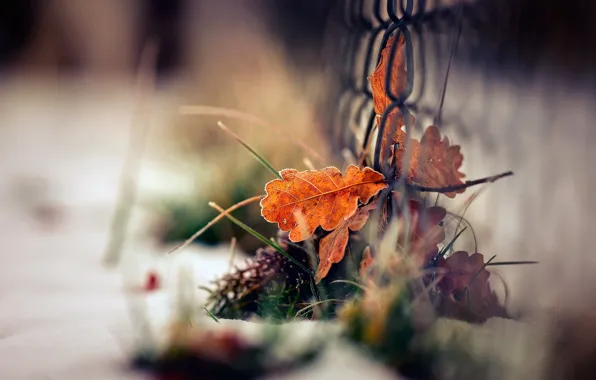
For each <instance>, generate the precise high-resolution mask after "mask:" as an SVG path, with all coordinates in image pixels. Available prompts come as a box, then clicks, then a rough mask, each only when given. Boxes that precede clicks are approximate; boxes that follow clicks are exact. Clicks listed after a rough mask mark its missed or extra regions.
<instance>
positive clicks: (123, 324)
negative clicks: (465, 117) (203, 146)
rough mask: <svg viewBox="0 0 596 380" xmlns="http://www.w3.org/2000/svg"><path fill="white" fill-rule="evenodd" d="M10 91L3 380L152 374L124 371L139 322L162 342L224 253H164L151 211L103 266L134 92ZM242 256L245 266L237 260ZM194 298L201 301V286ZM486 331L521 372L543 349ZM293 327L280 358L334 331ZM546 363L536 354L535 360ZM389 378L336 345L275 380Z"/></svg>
mask: <svg viewBox="0 0 596 380" xmlns="http://www.w3.org/2000/svg"><path fill="white" fill-rule="evenodd" d="M6 88H7V91H6V92H4V94H3V95H0V97H2V99H0V126H1V127H0V206H1V207H2V212H1V213H0V231H2V232H1V233H2V237H3V239H2V241H3V245H2V248H3V249H2V252H1V253H0V255H2V264H1V266H0V310H2V313H1V314H0V368H2V376H1V378H2V379H10V380H20V379H32V380H33V379H39V380H41V379H61V380H69V379H73V380H74V379H77V380H78V379H92V380H95V379H97V380H103V379H106V380H108V379H109V380H113V379H122V380H128V379H131V380H132V379H142V378H145V375H142V374H139V373H134V372H131V371H130V370H128V369H127V368H126V366H127V365H128V362H129V360H130V357H131V354H132V352H133V350H134V348H135V347H136V344H137V343H138V342H139V341H138V338H139V337H142V336H143V333H144V331H143V328H144V326H145V324H144V323H145V322H146V323H147V325H148V326H149V328H150V330H151V331H153V332H156V333H157V335H158V336H161V335H162V334H161V333H162V332H163V330H164V328H166V327H167V326H168V324H169V322H170V321H171V318H172V316H173V315H174V313H175V312H176V303H177V299H176V297H177V294H178V290H179V287H180V281H181V280H184V279H186V280H184V281H186V282H185V283H184V284H183V285H184V287H186V288H192V289H196V288H197V286H198V285H207V284H208V283H209V281H211V280H213V279H215V278H216V277H217V275H218V274H221V273H223V272H225V271H226V270H227V269H228V267H229V262H228V261H229V257H228V256H229V255H228V252H229V249H228V248H227V247H225V246H223V247H218V248H215V249H206V248H198V247H196V246H195V247H188V248H186V249H185V250H184V251H182V252H177V253H175V254H173V255H169V256H168V255H164V252H167V251H168V247H157V246H155V245H154V244H153V243H152V241H151V240H150V239H148V236H147V229H148V225H147V221H148V219H147V218H148V217H149V216H150V215H148V214H147V213H146V211H145V212H142V211H143V210H137V211H138V212H137V213H136V214H135V218H134V226H133V227H134V228H133V229H132V231H131V232H130V234H129V235H128V237H129V240H128V242H127V243H128V244H127V245H126V247H125V255H124V257H123V260H122V263H121V265H120V267H119V268H118V269H113V268H112V269H110V268H106V267H105V266H104V265H103V261H102V260H103V255H104V253H105V249H106V247H107V244H108V239H109V227H110V221H111V217H112V214H113V211H114V207H115V204H116V198H117V191H118V188H119V178H120V170H121V168H122V166H123V163H124V156H125V152H126V147H127V142H128V133H129V121H130V120H129V119H130V110H131V99H132V97H131V96H130V93H128V92H127V90H126V89H122V88H111V87H109V86H103V87H99V88H93V89H92V90H89V91H83V90H81V89H78V90H76V91H73V89H72V88H67V89H62V90H63V91H57V90H56V89H53V88H52V89H49V90H48V89H41V90H40V89H35V90H34V91H33V90H31V89H30V88H28V87H26V86H25V87H21V86H16V87H15V88H13V89H10V88H9V86H8V85H7V86H6ZM151 176H152V178H153V179H152V180H150V182H151V181H154V183H153V184H154V185H155V186H153V187H152V186H148V187H149V188H151V189H152V191H153V192H159V191H166V190H167V189H164V188H163V186H164V184H166V183H168V181H163V180H162V179H161V178H160V177H159V175H157V174H156V173H155V172H151ZM141 182H143V181H141ZM146 182H147V179H145V183H146ZM236 260H237V263H241V262H242V261H243V257H242V255H238V257H237V258H236ZM150 271H152V272H155V273H156V274H158V277H159V279H160V283H161V285H162V289H161V290H159V291H157V292H156V293H153V294H151V295H149V296H144V295H140V294H134V292H133V294H132V295H131V294H130V290H131V289H133V290H134V289H139V288H141V287H142V284H143V281H144V280H145V278H146V277H145V276H146V275H147V273H148V272H150ZM126 291H128V293H127V292H126ZM127 294H128V295H127ZM193 296H196V297H205V294H202V293H201V292H200V291H198V290H197V293H196V294H194V295H193ZM197 299H198V300H199V301H200V298H197ZM203 299H204V298H203ZM203 323H205V324H207V323H210V324H211V325H212V326H213V328H222V327H233V328H237V329H240V330H242V331H243V332H244V333H245V334H248V335H251V334H252V336H253V338H254V337H255V336H258V332H259V328H260V327H262V326H261V325H259V324H254V323H249V322H242V321H222V323H221V325H220V326H218V324H216V323H215V322H213V321H211V320H209V319H208V318H206V319H204V322H203ZM491 323H492V324H488V325H487V326H485V327H484V328H485V329H490V330H484V331H487V332H488V333H487V334H489V333H490V332H492V333H493V335H492V336H500V337H502V338H503V341H505V340H509V343H510V344H509V346H511V342H515V343H514V346H515V347H517V348H518V351H513V350H508V349H507V347H508V345H505V344H500V343H497V342H496V339H492V338H491V335H490V334H489V335H488V339H484V340H482V339H483V337H486V336H487V335H484V334H480V335H479V336H480V338H478V339H479V340H478V341H477V342H476V343H475V345H474V346H473V347H474V349H475V350H478V351H483V350H484V351H485V352H487V353H488V352H490V355H499V358H500V359H501V360H502V361H503V362H504V363H509V364H511V366H512V367H516V365H517V364H516V363H517V362H519V361H520V358H522V357H524V356H523V355H522V353H520V350H521V351H526V352H528V351H532V350H530V348H532V347H533V346H536V345H537V344H536V342H537V341H538V340H537V339H536V337H535V335H533V334H526V332H527V331H528V329H526V328H525V327H522V326H520V325H516V324H515V323H514V322H510V321H508V322H503V321H493V322H491ZM287 327H288V328H292V331H293V332H294V335H292V339H291V340H289V341H287V342H286V346H283V347H281V348H280V353H285V354H290V353H291V349H299V347H300V346H301V345H302V344H306V343H307V342H308V341H309V340H310V339H311V338H312V336H313V335H316V334H321V332H320V331H321V328H324V329H325V333H327V334H330V336H333V335H334V334H336V333H337V326H333V325H331V326H329V325H319V324H316V323H308V322H306V323H304V322H303V323H302V325H300V326H299V328H296V326H287ZM466 328H468V329H471V327H469V326H468V327H466ZM495 331H498V333H495ZM514 338H515V339H514ZM522 348H523V350H522ZM499 350H500V351H499ZM497 351H498V353H495V352H497ZM534 351H536V350H534ZM524 358H525V357H524ZM540 358H541V357H540V353H538V354H537V355H536V356H535V359H534V360H537V361H539V360H540ZM393 376H394V375H393V374H391V373H390V372H388V371H387V370H386V369H384V368H382V367H381V366H379V365H377V364H374V363H373V362H372V361H371V360H369V359H368V358H366V357H365V356H363V355H361V354H360V353H359V352H358V351H357V350H356V349H355V348H354V347H352V346H349V345H346V344H343V343H341V341H337V342H335V343H332V344H331V345H330V346H329V347H328V348H327V349H326V350H325V352H324V353H323V357H322V359H321V360H318V361H316V362H315V363H313V364H312V365H311V366H309V367H307V368H305V369H303V370H301V371H298V372H296V373H290V374H286V375H283V376H278V377H277V378H279V379H283V380H292V379H298V378H311V379H326V378H343V379H345V380H348V379H356V378H363V377H366V378H370V379H390V378H394V377H393ZM524 376H525V375H524ZM528 377H529V376H528Z"/></svg>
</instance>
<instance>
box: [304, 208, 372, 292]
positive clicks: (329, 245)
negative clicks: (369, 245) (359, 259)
mask: <svg viewBox="0 0 596 380" xmlns="http://www.w3.org/2000/svg"><path fill="white" fill-rule="evenodd" d="M375 207H376V202H372V203H370V204H368V205H366V206H364V207H361V208H359V209H358V211H356V213H355V214H354V215H352V216H351V217H350V218H348V219H346V220H344V221H342V222H341V223H340V224H339V226H337V228H336V229H335V230H334V231H333V232H331V233H330V234H329V235H327V236H325V237H324V238H323V239H321V241H320V242H319V267H318V268H317V273H316V275H315V281H316V282H317V283H318V282H319V281H321V279H323V278H325V276H327V274H328V273H329V269H331V265H333V264H335V263H339V262H340V261H341V260H342V259H343V258H344V255H345V253H346V246H347V245H348V239H349V237H350V233H349V231H348V230H351V231H359V230H361V229H362V227H364V224H366V221H367V220H368V214H369V212H370V211H371V210H374V209H375Z"/></svg>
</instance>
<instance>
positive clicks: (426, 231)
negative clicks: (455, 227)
mask: <svg viewBox="0 0 596 380" xmlns="http://www.w3.org/2000/svg"><path fill="white" fill-rule="evenodd" d="M408 206H409V227H410V228H409V231H408V230H405V231H404V232H406V233H409V235H408V236H407V238H406V236H404V235H402V236H400V238H399V240H398V244H400V245H403V244H404V243H405V241H406V240H407V241H409V252H408V253H409V254H410V256H411V258H412V259H413V260H414V262H416V264H417V266H418V267H421V268H422V267H424V266H426V265H427V264H428V262H429V261H430V260H431V259H432V258H433V257H434V256H435V255H436V254H437V253H438V245H439V244H440V243H442V242H443V240H444V239H445V230H444V228H443V226H442V225H441V221H442V220H443V219H444V218H445V216H446V215H447V211H446V210H445V209H444V208H443V207H440V206H431V207H426V205H425V204H424V202H422V201H418V200H414V199H410V200H409V202H408ZM404 217H405V216H404V215H403V213H402V214H401V218H404Z"/></svg>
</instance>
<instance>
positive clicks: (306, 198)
mask: <svg viewBox="0 0 596 380" xmlns="http://www.w3.org/2000/svg"><path fill="white" fill-rule="evenodd" d="M280 174H281V177H282V178H283V179H275V180H273V181H271V182H269V183H267V185H266V186H265V191H266V192H267V195H266V196H265V198H263V200H262V201H261V214H262V215H263V217H264V218H265V220H267V221H268V222H271V223H277V224H278V226H279V229H280V230H282V231H290V233H289V238H290V240H291V241H293V242H300V241H303V240H305V239H307V238H309V237H310V236H311V235H312V234H313V233H314V231H315V230H316V229H317V227H319V226H321V227H322V228H323V229H324V230H327V231H332V230H334V229H336V228H337V227H338V226H339V225H340V223H342V222H343V221H345V220H346V219H349V218H350V217H352V216H353V215H354V213H356V210H357V208H358V200H360V201H361V202H362V203H367V202H368V201H369V200H370V199H371V198H372V197H373V196H375V195H376V194H377V193H378V192H379V191H380V190H381V189H384V188H386V187H387V184H386V183H384V182H383V180H384V177H383V175H382V174H381V173H379V172H377V171H374V170H372V169H371V168H368V167H367V168H364V169H360V168H358V167H357V166H355V165H350V166H349V167H348V168H347V169H346V173H345V175H343V176H342V174H341V172H340V171H339V169H337V168H335V167H328V168H325V169H322V170H307V171H302V172H299V171H297V170H295V169H285V170H282V171H281V172H280Z"/></svg>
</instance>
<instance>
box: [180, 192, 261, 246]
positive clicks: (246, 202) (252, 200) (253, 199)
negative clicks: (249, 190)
mask: <svg viewBox="0 0 596 380" xmlns="http://www.w3.org/2000/svg"><path fill="white" fill-rule="evenodd" d="M263 197H264V195H256V196H254V197H251V198H248V199H245V200H243V201H242V202H238V203H236V204H235V205H233V206H230V207H229V208H228V209H226V210H222V211H221V214H219V215H218V216H216V217H215V218H213V219H212V220H211V221H210V222H209V223H207V224H206V225H205V227H203V228H201V229H200V230H198V231H197V232H195V233H194V234H193V235H192V236H191V237H189V238H188V239H186V240H185V241H184V242H183V243H182V244H180V245H178V246H177V247H175V248H174V249H172V250H171V251H170V252H168V254H171V253H174V252H176V251H178V250H180V249H183V248H186V247H187V246H188V245H189V244H191V243H192V242H193V241H195V239H196V238H198V237H199V236H201V235H202V234H203V233H204V232H205V231H207V230H208V229H209V228H210V227H211V226H213V225H214V224H215V223H217V222H219V221H220V220H222V219H223V218H225V216H226V213H229V212H232V211H235V210H237V209H239V208H240V207H244V206H246V205H249V204H251V203H255V202H258V201H260V200H261V199H263Z"/></svg>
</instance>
